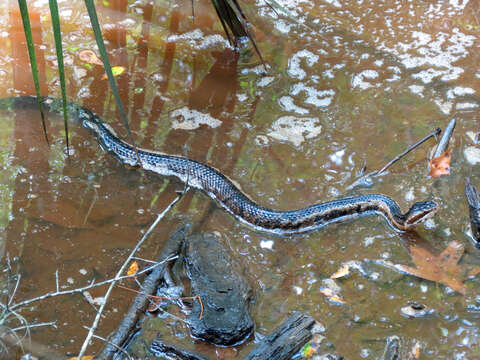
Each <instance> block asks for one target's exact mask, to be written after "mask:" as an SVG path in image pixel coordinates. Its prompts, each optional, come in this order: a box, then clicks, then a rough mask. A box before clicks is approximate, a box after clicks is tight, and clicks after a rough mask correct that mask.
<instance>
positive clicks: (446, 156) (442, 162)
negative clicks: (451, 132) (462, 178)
mask: <svg viewBox="0 0 480 360" xmlns="http://www.w3.org/2000/svg"><path fill="white" fill-rule="evenodd" d="M451 153H452V150H450V149H449V150H447V151H445V152H444V153H443V154H442V155H440V156H438V157H436V158H433V159H432V160H430V173H429V174H428V175H430V176H432V177H440V176H442V175H448V174H450V160H452V157H451Z"/></svg>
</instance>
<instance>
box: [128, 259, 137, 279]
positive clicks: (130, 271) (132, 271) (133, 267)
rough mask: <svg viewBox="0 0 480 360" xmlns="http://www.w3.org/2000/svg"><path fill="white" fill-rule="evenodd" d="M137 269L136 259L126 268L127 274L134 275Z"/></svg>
mask: <svg viewBox="0 0 480 360" xmlns="http://www.w3.org/2000/svg"><path fill="white" fill-rule="evenodd" d="M137 271H138V263H137V262H136V261H134V262H132V264H131V265H130V267H129V268H128V271H127V275H129V276H130V275H135V274H136V273H137Z"/></svg>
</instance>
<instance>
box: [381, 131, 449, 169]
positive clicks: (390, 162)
mask: <svg viewBox="0 0 480 360" xmlns="http://www.w3.org/2000/svg"><path fill="white" fill-rule="evenodd" d="M441 132H442V130H440V129H439V128H437V129H435V131H434V132H432V133H431V134H429V135H427V136H425V137H424V138H423V139H421V140H419V141H417V142H416V143H415V144H413V145H412V146H409V147H408V149H407V150H405V151H404V152H402V153H401V154H398V155H397V156H395V157H394V158H393V159H392V160H390V161H389V162H388V163H387V164H386V165H385V166H384V167H383V168H381V169H380V170H378V172H377V175H380V174H381V173H382V172H384V171H385V170H387V169H388V168H389V167H390V166H392V165H393V164H394V163H395V162H397V161H398V160H400V159H401V158H402V157H404V156H405V155H407V154H408V153H409V152H410V151H412V150H415V149H416V148H417V147H419V146H420V145H422V144H423V143H424V142H425V141H427V140H428V139H430V138H432V137H437V136H438V135H440V133H441Z"/></svg>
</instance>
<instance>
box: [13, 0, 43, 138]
mask: <svg viewBox="0 0 480 360" xmlns="http://www.w3.org/2000/svg"><path fill="white" fill-rule="evenodd" d="M18 7H19V8H20V14H21V15H22V22H23V31H24V32H25V38H26V39H27V48H28V56H29V58H30V67H31V68H32V75H33V82H34V84H35V92H36V93H37V100H38V105H39V106H40V114H41V116H42V126H43V133H44V135H45V140H46V141H47V144H48V145H50V142H49V141H48V136H47V127H46V125H45V115H44V113H43V105H42V95H41V94H40V81H39V80H38V67H37V58H36V56H35V47H34V46H33V37H32V27H31V25H30V17H29V16H28V8H27V2H26V0H18Z"/></svg>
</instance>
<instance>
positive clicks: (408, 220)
mask: <svg viewBox="0 0 480 360" xmlns="http://www.w3.org/2000/svg"><path fill="white" fill-rule="evenodd" d="M438 209H439V206H438V204H437V203H436V202H435V201H420V202H416V203H415V204H413V205H412V207H411V208H410V210H408V212H407V213H406V214H405V226H406V228H411V227H413V226H414V225H416V224H418V223H420V222H422V221H425V220H427V219H429V218H431V217H433V215H434V214H435V213H436V212H437V211H438Z"/></svg>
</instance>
